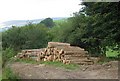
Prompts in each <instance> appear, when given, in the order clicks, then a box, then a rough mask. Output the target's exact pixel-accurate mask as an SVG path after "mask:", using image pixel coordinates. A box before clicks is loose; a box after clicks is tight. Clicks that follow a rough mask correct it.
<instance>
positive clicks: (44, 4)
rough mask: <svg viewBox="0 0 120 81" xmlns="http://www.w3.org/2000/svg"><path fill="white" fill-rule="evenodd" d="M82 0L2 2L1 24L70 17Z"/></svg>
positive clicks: (1, 0)
mask: <svg viewBox="0 0 120 81" xmlns="http://www.w3.org/2000/svg"><path fill="white" fill-rule="evenodd" d="M78 4H80V0H0V22H4V21H9V20H31V19H40V18H46V17H69V16H70V15H71V14H72V13H73V12H78V11H79V9H80V8H81V6H80V5H78Z"/></svg>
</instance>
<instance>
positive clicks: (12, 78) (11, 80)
mask: <svg viewBox="0 0 120 81" xmlns="http://www.w3.org/2000/svg"><path fill="white" fill-rule="evenodd" d="M18 78H19V77H18V76H17V75H16V74H14V73H13V71H12V70H11V69H10V68H9V67H5V68H4V69H3V73H2V81H6V80H7V81H19V80H18Z"/></svg>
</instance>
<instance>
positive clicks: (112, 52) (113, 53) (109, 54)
mask: <svg viewBox="0 0 120 81" xmlns="http://www.w3.org/2000/svg"><path fill="white" fill-rule="evenodd" d="M119 54H120V51H118V50H112V49H109V50H108V51H106V57H117V56H118V55H119Z"/></svg>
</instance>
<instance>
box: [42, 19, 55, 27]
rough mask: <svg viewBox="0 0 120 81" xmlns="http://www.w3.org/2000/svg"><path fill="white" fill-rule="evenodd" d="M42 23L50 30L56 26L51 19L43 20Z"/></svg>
mask: <svg viewBox="0 0 120 81" xmlns="http://www.w3.org/2000/svg"><path fill="white" fill-rule="evenodd" d="M40 23H42V24H44V25H45V26H47V27H50V28H51V27H53V26H54V22H53V19H51V18H46V19H44V20H42V21H41V22H40Z"/></svg>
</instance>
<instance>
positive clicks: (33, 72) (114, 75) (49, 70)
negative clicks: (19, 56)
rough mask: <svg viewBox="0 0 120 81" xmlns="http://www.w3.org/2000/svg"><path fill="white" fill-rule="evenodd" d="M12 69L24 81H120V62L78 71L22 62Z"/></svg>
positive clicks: (88, 66)
mask: <svg viewBox="0 0 120 81" xmlns="http://www.w3.org/2000/svg"><path fill="white" fill-rule="evenodd" d="M10 67H11V68H12V70H13V71H14V72H15V73H16V74H18V75H19V77H20V78H22V79H118V61H112V62H109V63H105V64H95V65H84V66H83V65H81V66H80V67H79V68H78V69H76V70H68V69H64V68H60V67H55V66H50V65H44V64H39V65H37V64H26V63H20V62H15V63H13V64H11V65H10Z"/></svg>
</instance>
